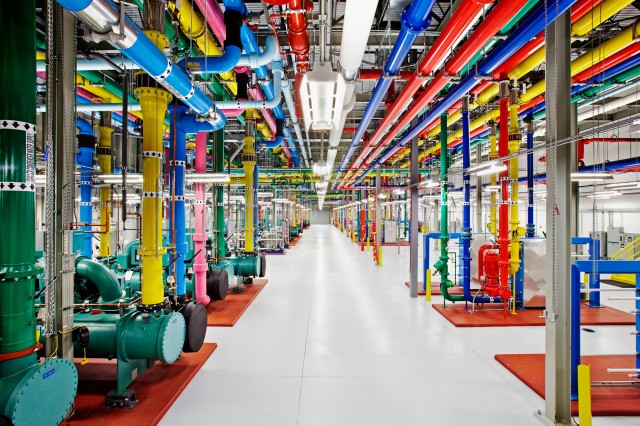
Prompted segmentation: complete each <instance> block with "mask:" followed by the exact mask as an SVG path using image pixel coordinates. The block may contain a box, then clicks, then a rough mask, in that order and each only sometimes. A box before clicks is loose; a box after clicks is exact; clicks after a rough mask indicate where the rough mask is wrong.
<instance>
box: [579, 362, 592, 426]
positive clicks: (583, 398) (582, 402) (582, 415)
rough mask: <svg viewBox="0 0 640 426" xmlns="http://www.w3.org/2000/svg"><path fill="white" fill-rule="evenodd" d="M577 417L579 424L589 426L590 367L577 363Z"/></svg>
mask: <svg viewBox="0 0 640 426" xmlns="http://www.w3.org/2000/svg"><path fill="white" fill-rule="evenodd" d="M578 418H579V419H580V426H591V425H592V420H591V367H590V366H588V365H583V364H580V365H578Z"/></svg>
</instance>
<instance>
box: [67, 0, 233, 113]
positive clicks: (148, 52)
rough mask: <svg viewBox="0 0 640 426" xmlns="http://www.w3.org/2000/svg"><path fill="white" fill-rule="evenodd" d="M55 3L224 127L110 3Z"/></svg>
mask: <svg viewBox="0 0 640 426" xmlns="http://www.w3.org/2000/svg"><path fill="white" fill-rule="evenodd" d="M58 3H59V4H60V5H61V6H63V7H64V8H65V9H67V10H69V11H70V12H71V13H72V14H73V15H74V16H75V17H76V18H78V19H79V20H80V21H81V22H83V23H84V24H85V25H86V26H87V27H88V28H89V29H90V30H91V31H93V33H92V38H93V39H94V41H107V42H109V43H110V44H111V45H113V46H114V47H115V48H116V49H118V50H119V51H120V52H122V53H123V54H124V55H125V56H126V57H127V58H129V59H131V60H132V61H133V62H135V63H136V64H138V65H139V66H140V68H141V69H143V70H144V71H145V72H147V73H148V74H149V75H150V76H151V77H152V78H153V79H154V80H155V81H157V82H158V83H159V84H160V85H162V86H163V87H164V88H165V89H167V90H168V91H169V92H170V93H172V94H173V95H175V96H176V97H177V98H178V99H180V100H182V101H183V102H184V103H185V104H187V105H188V106H189V107H190V108H191V109H193V110H194V111H195V112H196V113H198V114H200V115H202V116H204V117H206V118H207V119H208V120H210V121H212V122H221V123H222V125H224V123H225V122H226V119H225V117H224V115H223V114H222V113H221V112H220V111H219V110H217V109H216V107H215V106H214V105H213V103H212V102H211V100H210V99H209V98H207V96H206V95H205V94H204V93H203V92H202V91H201V90H200V89H198V88H197V87H196V86H195V84H194V83H193V81H191V79H190V78H189V76H188V75H187V74H185V73H184V71H182V70H181V69H180V67H179V66H177V64H175V63H173V62H171V61H170V60H169V59H167V57H166V56H165V54H164V52H161V51H160V50H159V49H158V48H157V47H156V46H155V45H154V44H153V42H152V41H151V40H150V39H149V38H148V37H147V36H146V35H145V34H144V33H143V32H142V30H141V29H140V28H138V26H137V25H136V24H134V23H133V21H131V19H129V18H128V17H126V15H125V20H124V22H120V11H119V9H118V8H117V7H116V5H115V4H114V3H113V2H112V1H111V0H85V1H82V2H76V1H73V0H58Z"/></svg>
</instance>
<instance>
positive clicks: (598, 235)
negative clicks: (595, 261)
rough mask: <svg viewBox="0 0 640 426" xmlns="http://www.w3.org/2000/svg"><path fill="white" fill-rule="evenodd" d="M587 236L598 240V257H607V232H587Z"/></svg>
mask: <svg viewBox="0 0 640 426" xmlns="http://www.w3.org/2000/svg"><path fill="white" fill-rule="evenodd" d="M589 238H591V239H592V240H599V241H600V259H606V258H607V233H606V232H604V231H598V232H589Z"/></svg>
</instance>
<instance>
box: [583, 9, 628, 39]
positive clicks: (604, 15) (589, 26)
mask: <svg viewBox="0 0 640 426" xmlns="http://www.w3.org/2000/svg"><path fill="white" fill-rule="evenodd" d="M631 3H633V0H605V1H603V2H602V3H600V4H599V5H597V6H596V7H595V8H593V10H592V11H591V13H587V14H586V15H584V16H583V17H582V18H580V19H578V20H577V21H576V22H574V23H573V25H572V26H571V34H572V35H574V36H578V37H580V36H584V35H587V34H588V33H589V32H590V31H592V30H593V29H594V28H597V27H598V26H600V24H602V23H603V22H604V21H606V20H607V19H609V18H611V17H612V16H613V15H615V14H616V13H618V12H620V11H621V10H622V9H624V8H625V7H627V6H629V5H630V4H631Z"/></svg>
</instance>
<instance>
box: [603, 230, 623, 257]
mask: <svg viewBox="0 0 640 426" xmlns="http://www.w3.org/2000/svg"><path fill="white" fill-rule="evenodd" d="M623 246H624V228H623V227H622V226H610V227H609V228H607V256H608V257H611V256H613V255H614V254H615V252H617V251H618V250H620V249H621V248H622V247H623Z"/></svg>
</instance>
